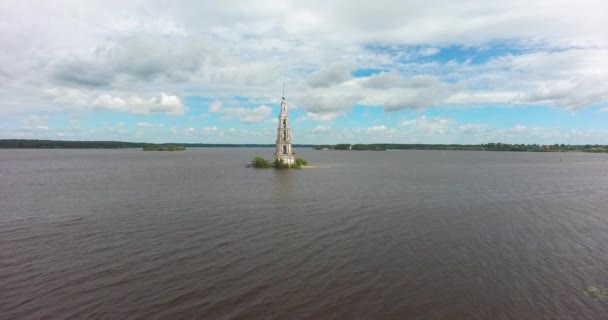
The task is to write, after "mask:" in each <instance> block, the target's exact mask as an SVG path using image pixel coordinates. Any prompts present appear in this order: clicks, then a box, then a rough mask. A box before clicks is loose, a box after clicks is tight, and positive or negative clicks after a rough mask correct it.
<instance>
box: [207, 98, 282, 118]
mask: <svg viewBox="0 0 608 320" xmlns="http://www.w3.org/2000/svg"><path fill="white" fill-rule="evenodd" d="M209 113H220V114H223V115H224V117H225V118H226V119H228V120H229V119H233V118H237V119H238V120H239V122H241V123H254V122H260V121H264V120H265V119H266V118H267V117H268V116H270V115H271V113H272V108H270V107H268V106H266V105H261V106H258V107H256V108H242V107H228V108H226V107H224V106H223V105H222V102H221V101H219V100H216V101H214V102H213V103H211V105H210V106H209Z"/></svg>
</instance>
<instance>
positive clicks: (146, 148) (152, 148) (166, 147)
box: [143, 144, 186, 151]
mask: <svg viewBox="0 0 608 320" xmlns="http://www.w3.org/2000/svg"><path fill="white" fill-rule="evenodd" d="M143 150H144V151H184V150H186V147H182V146H176V145H162V144H149V145H145V146H144V147H143Z"/></svg>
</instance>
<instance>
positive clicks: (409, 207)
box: [0, 149, 608, 319]
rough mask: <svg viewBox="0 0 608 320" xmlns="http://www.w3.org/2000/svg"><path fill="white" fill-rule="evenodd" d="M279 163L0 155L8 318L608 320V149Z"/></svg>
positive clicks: (157, 155)
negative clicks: (279, 166) (601, 294)
mask: <svg viewBox="0 0 608 320" xmlns="http://www.w3.org/2000/svg"><path fill="white" fill-rule="evenodd" d="M271 154H272V149H199V150H196V149H191V150H188V151H186V152H176V153H163V152H142V151H139V150H0V318H2V319H32V318H50V319H64V318H72V319H84V318H104V319H133V318H163V319H177V318H189V319H192V318H204V319H543V318H545V319H558V318H559V319H605V318H606V317H608V302H603V303H602V302H597V301H594V300H593V299H591V298H589V297H588V296H586V295H585V294H584V289H585V288H586V287H587V286H588V285H598V286H608V155H596V154H580V153H576V154H563V153H562V154H557V153H553V154H552V153H493V152H457V151H452V152H443V151H388V152H363V151H362V152H350V153H349V152H337V151H336V152H332V151H327V152H323V151H312V150H300V153H299V155H300V156H303V157H305V158H306V159H308V160H309V162H312V163H316V164H320V165H323V166H327V167H326V168H320V169H307V170H299V171H296V170H292V171H275V170H255V169H247V168H245V167H244V163H245V162H247V161H248V160H249V159H251V158H252V157H253V156H254V155H264V156H266V157H270V156H271ZM560 159H561V161H560Z"/></svg>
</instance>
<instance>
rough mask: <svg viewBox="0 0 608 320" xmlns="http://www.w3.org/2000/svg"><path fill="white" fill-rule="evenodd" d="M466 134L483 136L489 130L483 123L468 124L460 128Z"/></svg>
mask: <svg viewBox="0 0 608 320" xmlns="http://www.w3.org/2000/svg"><path fill="white" fill-rule="evenodd" d="M458 129H459V131H460V132H462V133H464V134H482V133H485V132H486V131H487V130H488V126H487V125H486V124H483V123H467V124H463V125H461V126H459V127H458Z"/></svg>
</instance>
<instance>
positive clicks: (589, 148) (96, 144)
mask: <svg viewBox="0 0 608 320" xmlns="http://www.w3.org/2000/svg"><path fill="white" fill-rule="evenodd" d="M154 146H156V147H162V146H179V147H184V148H218V147H221V148H273V147H275V145H274V144H221V143H217V144H212V143H145V142H124V141H63V140H28V139H0V149H119V148H144V147H147V148H150V147H154ZM294 147H295V148H313V149H315V150H355V151H358V150H372V151H384V150H462V151H516V152H594V153H605V152H608V145H598V144H593V145H592V144H584V145H566V144H552V145H542V144H509V143H486V144H400V143H373V144H348V143H341V144H325V145H311V144H295V145H294Z"/></svg>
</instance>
